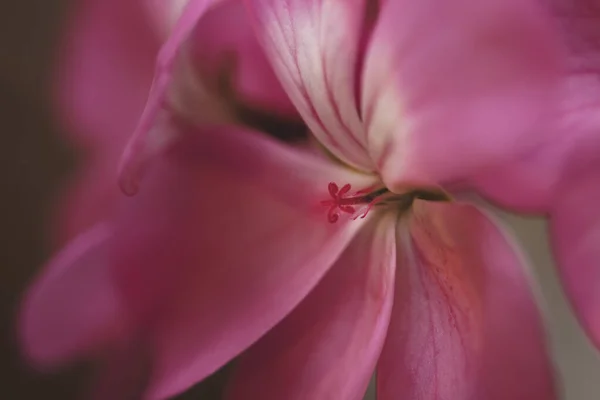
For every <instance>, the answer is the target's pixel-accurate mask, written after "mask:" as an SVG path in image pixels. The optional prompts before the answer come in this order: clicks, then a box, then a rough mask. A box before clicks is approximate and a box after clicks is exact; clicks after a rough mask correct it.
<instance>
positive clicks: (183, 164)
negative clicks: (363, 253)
mask: <svg viewBox="0 0 600 400" xmlns="http://www.w3.org/2000/svg"><path fill="white" fill-rule="evenodd" d="M183 136H184V137H185V138H186V139H184V140H183V142H182V143H180V144H178V145H176V146H175V147H174V148H172V149H171V150H170V151H169V152H168V153H167V154H165V156H164V158H161V159H160V162H159V161H158V159H157V161H156V162H153V163H152V167H151V169H149V170H148V175H147V177H148V178H147V181H146V183H145V185H144V186H143V188H142V190H141V191H140V192H139V193H138V194H137V195H136V196H134V197H133V198H131V199H130V204H129V205H128V206H127V207H126V210H125V211H124V213H123V217H122V218H121V219H120V220H119V222H118V223H117V225H116V226H117V228H118V229H117V233H116V234H115V238H114V245H115V247H114V269H115V273H116V275H117V277H118V281H119V287H120V288H121V290H122V291H123V293H124V294H125V296H126V297H127V302H128V308H129V309H130V310H131V311H132V312H133V314H134V315H135V316H136V319H137V322H136V325H137V326H140V327H144V328H142V329H143V332H146V333H147V335H149V336H150V339H149V340H150V341H151V342H152V343H154V347H155V349H156V359H155V369H154V374H155V376H154V379H153V382H154V384H153V386H152V388H151V392H152V393H153V394H154V395H155V396H157V397H164V396H169V395H172V394H174V393H177V392H179V391H182V390H184V389H186V388H187V387H188V386H190V385H192V384H193V383H195V382H197V381H199V380H201V379H203V378H204V377H206V376H207V375H208V374H210V373H212V372H214V371H215V370H216V369H217V368H219V367H220V366H222V365H223V364H224V363H225V362H227V361H228V360H229V359H231V358H232V357H234V356H235V355H237V354H238V353H239V352H241V351H242V350H244V349H245V348H246V347H248V346H249V345H250V344H251V343H253V342H254V341H255V340H257V339H258V338H259V337H260V336H262V335H263V334H264V333H266V332H267V331H268V330H269V329H271V328H272V326H273V325H275V324H276V323H277V322H279V320H280V319H282V318H283V317H284V316H285V315H286V314H287V313H288V312H290V311H291V309H292V308H293V307H295V306H296V304H297V303H298V302H300V301H301V300H302V298H303V297H304V296H305V295H306V294H307V293H308V292H309V291H310V290H311V289H312V287H313V286H314V285H315V284H316V283H317V282H318V281H319V279H320V278H321V277H322V276H323V274H325V272H326V271H327V270H328V269H329V267H330V266H331V265H332V264H333V263H334V262H335V260H336V259H337V257H338V256H339V254H340V253H341V252H342V250H343V249H344V247H345V246H346V245H347V244H348V242H349V241H350V240H351V238H352V236H353V235H354V233H355V232H356V231H357V230H358V229H359V228H360V226H361V225H362V224H361V223H360V221H342V220H340V221H339V222H338V224H330V223H329V222H328V221H327V217H326V215H327V213H326V211H327V210H326V208H325V209H324V208H323V206H321V205H320V204H319V203H320V201H321V200H323V199H327V197H328V196H329V194H328V192H327V185H328V183H329V182H330V181H336V182H349V183H350V182H352V183H353V184H355V185H357V187H362V186H363V185H368V184H372V183H373V178H372V177H367V176H362V175H358V174H356V173H353V172H351V171H348V170H344V169H338V168H337V167H335V166H333V165H331V164H330V163H329V162H327V160H322V159H320V158H316V157H315V156H313V155H311V154H306V153H303V152H302V153H300V152H297V151H295V150H293V149H290V148H287V147H284V146H283V145H280V144H279V143H276V142H273V141H271V140H269V139H267V138H263V137H262V136H261V135H259V134H257V133H254V132H248V131H232V130H231V128H223V127H214V128H210V129H209V128H206V129H204V131H203V132H195V131H191V132H184V133H183Z"/></svg>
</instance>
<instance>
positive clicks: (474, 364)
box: [377, 201, 556, 400]
mask: <svg viewBox="0 0 600 400" xmlns="http://www.w3.org/2000/svg"><path fill="white" fill-rule="evenodd" d="M408 228H409V229H408V230H404V229H403V230H402V231H401V232H400V234H401V237H402V243H403V244H404V259H403V261H402V263H401V265H400V266H399V268H400V270H399V273H398V279H397V280H396V288H395V293H396V299H395V302H394V308H393V310H392V318H391V322H390V329H389V332H388V337H387V341H386V343H385V346H384V349H383V351H382V356H381V358H380V362H379V365H378V370H377V379H378V399H379V400H387V399H397V398H398V394H399V393H402V398H404V399H407V400H409V399H411V400H412V399H432V400H433V399H440V400H441V399H467V400H469V399H472V400H479V399H486V400H495V399H497V400H506V399H511V400H550V399H555V398H556V392H555V388H554V383H553V382H554V376H553V371H552V366H551V364H550V360H549V358H548V355H547V354H546V346H545V338H544V331H543V326H542V321H541V318H540V315H539V312H538V310H537V307H536V304H535V299H534V296H533V295H532V294H531V288H530V282H529V276H528V274H527V272H526V271H525V270H524V268H523V265H522V263H521V261H520V259H519V257H518V256H517V254H516V253H515V251H514V249H513V248H512V246H511V245H510V243H509V242H508V241H507V239H506V238H505V237H504V235H503V234H502V233H501V232H500V231H499V230H498V228H497V227H496V225H495V224H494V223H493V222H492V221H490V220H489V219H488V217H487V216H486V215H485V214H483V213H482V212H481V211H479V210H477V209H476V208H475V207H473V206H470V205H462V204H456V203H455V204H449V203H447V204H443V203H426V202H422V201H417V202H416V204H415V206H414V215H413V216H412V217H411V219H410V220H409V227H408Z"/></svg>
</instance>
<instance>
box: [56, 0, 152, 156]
mask: <svg viewBox="0 0 600 400" xmlns="http://www.w3.org/2000/svg"><path fill="white" fill-rule="evenodd" d="M79 3H80V4H79ZM79 3H78V4H77V7H76V9H75V13H74V15H73V18H72V21H73V26H71V27H70V28H69V29H68V30H67V31H66V37H65V39H66V40H65V42H64V46H63V48H62V49H61V59H60V63H59V64H58V65H57V67H58V71H57V74H58V77H57V78H58V79H57V82H58V87H57V88H56V93H57V94H58V96H59V99H58V101H57V103H58V104H59V106H60V107H61V109H60V115H61V116H62V117H63V118H64V119H65V120H66V121H67V123H68V124H69V125H70V127H71V129H70V131H71V132H72V133H75V134H77V135H78V136H77V137H76V139H77V140H81V139H83V142H84V143H85V144H93V145H95V146H98V145H105V144H107V143H110V142H112V141H114V140H118V141H119V143H120V145H123V142H124V138H125V137H126V135H128V134H129V133H130V132H131V131H132V130H133V128H134V127H135V124H136V122H137V119H138V117H139V114H140V113H141V112H142V110H143V107H144V102H145V101H146V97H147V94H148V87H149V85H150V83H151V82H152V75H153V60H154V58H155V57H156V54H157V52H158V49H159V44H160V42H159V38H158V37H157V35H155V32H154V31H153V29H152V27H151V26H150V24H149V23H148V21H147V19H146V18H145V14H144V12H143V9H142V7H141V5H140V4H139V2H137V1H123V0H84V1H82V2H79Z"/></svg>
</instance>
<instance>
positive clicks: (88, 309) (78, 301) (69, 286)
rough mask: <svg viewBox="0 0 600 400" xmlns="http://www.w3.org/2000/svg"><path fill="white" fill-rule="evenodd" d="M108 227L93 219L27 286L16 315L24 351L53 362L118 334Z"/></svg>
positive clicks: (121, 318) (122, 323) (122, 320)
mask: <svg viewBox="0 0 600 400" xmlns="http://www.w3.org/2000/svg"><path fill="white" fill-rule="evenodd" d="M111 233H112V230H111V229H110V228H109V227H108V226H106V225H98V226H97V227H95V228H93V229H91V230H90V231H88V232H87V233H82V234H81V235H80V236H79V237H77V238H76V239H75V240H73V242H72V243H71V244H70V245H69V246H67V247H66V248H65V249H64V250H63V251H62V252H61V253H59V254H58V255H57V256H56V257H55V258H54V259H52V260H51V261H50V262H49V264H48V266H47V267H46V269H45V271H44V272H43V273H42V275H41V276H40V277H39V278H38V279H37V281H36V282H35V283H34V285H33V286H32V287H31V288H30V289H29V292H28V294H27V296H26V297H25V301H24V304H23V310H22V314H21V317H20V327H19V334H20V338H21V343H22V345H23V348H24V351H25V353H26V354H27V356H28V358H30V359H31V360H32V361H33V362H34V363H35V364H37V365H41V366H57V365H60V364H62V363H65V362H67V361H71V360H73V359H76V358H78V357H80V356H81V355H83V354H86V353H92V352H95V351H99V350H100V349H101V348H102V346H105V345H108V344H109V343H110V342H112V341H115V340H118V338H119V336H120V335H121V334H123V333H124V332H125V330H126V328H127V318H126V315H125V314H124V313H123V308H122V307H121V302H120V299H119V294H118V292H117V290H116V287H115V286H114V284H113V282H112V279H111V274H110V268H109V265H108V249H107V243H108V240H109V238H110V235H111Z"/></svg>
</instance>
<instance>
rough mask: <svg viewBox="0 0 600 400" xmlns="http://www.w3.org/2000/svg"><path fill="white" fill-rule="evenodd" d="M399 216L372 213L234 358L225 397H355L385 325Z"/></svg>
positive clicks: (371, 367)
mask: <svg viewBox="0 0 600 400" xmlns="http://www.w3.org/2000/svg"><path fill="white" fill-rule="evenodd" d="M396 220H397V215H396V214H394V213H389V214H386V215H384V216H383V219H379V220H377V219H375V220H372V221H371V223H370V224H369V225H368V226H367V227H365V228H363V229H362V230H361V232H360V233H359V234H358V235H357V237H355V238H354V241H352V242H351V243H350V245H349V247H348V248H347V249H346V251H345V252H344V253H343V254H342V256H341V257H340V259H339V260H338V261H337V262H336V264H335V265H334V266H333V267H332V269H331V270H330V271H329V272H328V273H327V275H326V276H325V277H324V278H323V280H322V281H321V282H320V283H319V285H318V286H317V287H316V288H315V289H314V290H313V292H311V293H310V294H309V295H308V296H307V298H306V299H304V301H303V302H302V303H300V305H299V306H298V307H297V308H296V309H295V310H294V311H293V312H292V313H291V314H290V315H289V316H288V317H287V318H286V319H284V320H283V321H282V322H281V323H280V324H279V325H278V326H276V327H275V328H274V329H273V330H272V331H271V332H269V333H268V334H267V335H265V336H264V337H263V338H262V339H261V340H260V341H259V342H258V343H257V344H255V345H254V346H253V347H251V348H250V350H248V352H247V353H245V354H244V355H243V356H242V357H241V359H240V360H239V361H238V362H237V364H236V370H235V372H234V375H233V378H232V382H231V383H230V387H229V389H230V390H229V392H228V393H227V394H226V396H225V398H226V399H228V400H239V399H243V400H252V399H260V400H269V399H286V400H294V399H298V400H305V399H345V400H352V399H355V400H361V399H362V398H363V396H364V394H365V391H366V389H367V385H368V384H369V381H370V379H371V377H372V375H373V372H374V369H375V364H376V362H377V359H378V358H379V354H380V352H381V347H382V345H383V341H384V339H385V335H386V332H387V327H388V322H389V316H390V311H391V307H392V298H393V279H394V270H395V269H396V240H395V227H396Z"/></svg>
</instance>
